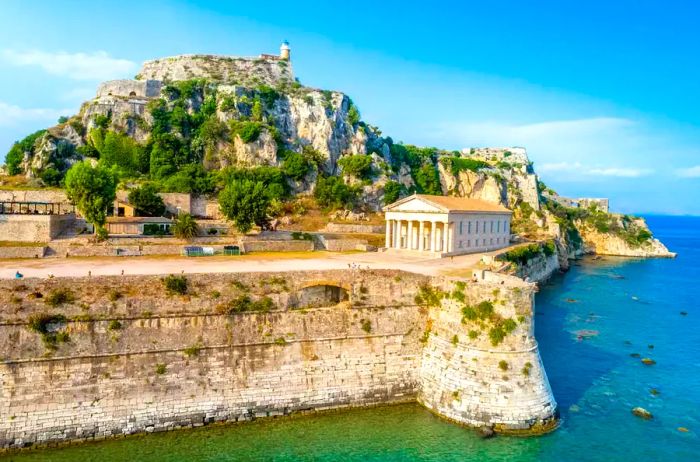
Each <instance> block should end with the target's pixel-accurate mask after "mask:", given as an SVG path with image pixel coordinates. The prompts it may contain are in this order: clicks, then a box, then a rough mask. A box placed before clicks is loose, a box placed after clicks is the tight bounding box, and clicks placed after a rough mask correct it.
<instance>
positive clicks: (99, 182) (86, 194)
mask: <svg viewBox="0 0 700 462" xmlns="http://www.w3.org/2000/svg"><path fill="white" fill-rule="evenodd" d="M65 188H66V194H67V195H68V198H69V199H70V200H71V201H72V202H73V203H74V204H75V206H76V207H77V208H78V210H79V211H80V213H81V214H82V215H83V216H84V217H85V219H86V220H87V221H89V222H90V223H92V224H94V225H95V227H97V228H102V227H103V226H104V224H105V221H106V219H107V209H108V208H109V207H111V206H112V204H113V202H114V198H115V196H116V190H117V175H116V173H115V172H114V170H113V169H108V168H107V167H104V166H102V165H97V166H96V167H93V166H92V165H91V164H90V162H89V161H82V162H78V163H76V164H75V165H73V166H72V167H71V168H70V170H68V173H66V178H65Z"/></svg>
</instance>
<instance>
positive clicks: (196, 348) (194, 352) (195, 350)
mask: <svg viewBox="0 0 700 462" xmlns="http://www.w3.org/2000/svg"><path fill="white" fill-rule="evenodd" d="M200 351H202V347H201V345H199V344H195V345H191V346H189V347H187V348H185V349H184V350H182V352H183V353H185V356H187V357H188V358H191V357H193V356H199V352H200Z"/></svg>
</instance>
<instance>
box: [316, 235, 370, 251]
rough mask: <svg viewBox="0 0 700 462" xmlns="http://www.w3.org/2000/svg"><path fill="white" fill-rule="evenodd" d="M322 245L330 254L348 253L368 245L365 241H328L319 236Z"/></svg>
mask: <svg viewBox="0 0 700 462" xmlns="http://www.w3.org/2000/svg"><path fill="white" fill-rule="evenodd" d="M319 240H320V241H321V245H322V246H323V248H324V249H325V250H328V251H330V252H347V251H350V250H360V249H362V248H363V247H364V246H366V245H367V240H365V239H328V238H325V237H323V236H319Z"/></svg>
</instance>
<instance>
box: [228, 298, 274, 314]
mask: <svg viewBox="0 0 700 462" xmlns="http://www.w3.org/2000/svg"><path fill="white" fill-rule="evenodd" d="M275 308H277V305H275V302H273V301H272V299H271V298H270V297H262V298H260V299H258V300H253V299H251V298H250V296H249V295H240V296H238V297H236V298H234V299H233V300H231V301H229V302H228V303H222V304H220V305H219V306H217V311H218V312H219V313H221V314H237V313H245V312H252V311H260V312H263V313H266V312H268V311H271V310H274V309H275Z"/></svg>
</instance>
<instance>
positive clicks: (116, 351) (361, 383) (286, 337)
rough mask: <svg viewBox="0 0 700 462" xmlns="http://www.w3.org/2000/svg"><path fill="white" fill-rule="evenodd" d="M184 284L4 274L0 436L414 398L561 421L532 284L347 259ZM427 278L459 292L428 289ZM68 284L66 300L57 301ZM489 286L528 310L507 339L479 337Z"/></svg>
mask: <svg viewBox="0 0 700 462" xmlns="http://www.w3.org/2000/svg"><path fill="white" fill-rule="evenodd" d="M286 242H287V243H289V241H286ZM292 242H304V241H292ZM306 243H308V241H307V242H306ZM186 280H187V292H186V293H185V294H184V295H176V294H172V293H168V292H167V290H166V287H165V283H164V280H163V279H162V278H161V277H159V276H111V277H92V278H53V279H36V278H29V279H25V280H21V281H17V280H4V281H0V315H1V317H0V357H1V358H2V360H1V361H0V416H2V418H0V447H3V448H17V447H23V446H27V445H33V444H50V443H55V442H59V441H66V440H82V439H86V438H101V437H107V436H111V435H121V434H131V433H136V432H151V431H164V430H170V429H175V428H181V427H190V426H199V425H203V424H206V423H210V422H215V421H240V420H248V419H252V418H254V417H265V416H271V415H282V414H289V413H294V412H298V411H306V410H318V409H329V408H339V407H345V406H363V405H369V404H379V403H389V402H398V401H407V400H416V399H417V400H418V401H419V402H421V403H423V404H424V405H426V406H427V407H429V408H430V409H432V410H434V411H435V412H436V413H438V414H440V415H442V416H445V417H447V418H450V419H453V420H456V421H459V422H461V423H465V424H471V425H482V424H485V425H492V426H495V427H496V429H497V430H501V431H518V430H523V431H529V430H533V429H534V431H539V430H540V429H548V428H551V425H550V423H551V422H554V420H553V417H552V416H553V415H554V412H555V408H556V405H555V404H554V401H553V399H552V398H551V393H550V392H549V385H548V383H547V381H546V375H545V374H544V371H543V369H542V365H541V362H540V361H539V354H538V352H537V345H536V343H535V341H534V337H533V335H532V334H533V326H532V293H533V289H532V285H529V284H525V283H522V281H519V280H517V279H516V278H508V277H506V278H501V277H500V276H498V275H490V276H489V277H488V278H484V280H481V281H478V282H473V281H470V282H466V281H462V282H456V281H453V280H447V279H444V278H429V277H428V276H423V275H418V274H412V273H406V272H400V271H389V270H384V271H376V270H335V271H299V272H286V273H248V274H213V275H212V274H199V275H187V276H186ZM459 284H461V287H460V286H459ZM430 287H435V288H441V289H443V290H445V291H446V292H445V293H446V294H447V295H446V296H445V297H444V298H443V297H442V295H439V293H438V292H435V293H436V294H438V296H437V298H435V297H427V296H426V295H425V292H426V291H428V292H430V291H431V289H430ZM65 290H69V291H70V294H71V295H72V297H68V299H69V301H67V302H65V303H63V304H60V305H59V306H53V305H52V304H50V303H47V300H49V299H50V298H51V297H52V296H53V295H54V294H56V293H58V292H60V291H65ZM460 290H461V291H462V292H463V296H464V298H462V296H458V295H455V293H457V292H458V291H460ZM243 296H245V297H249V299H250V300H253V301H256V300H257V301H260V300H265V299H266V298H269V302H268V307H269V309H270V311H268V312H243V313H236V312H231V310H233V311H235V307H238V306H241V305H240V303H241V302H240V300H241V297H243ZM488 297H491V298H492V299H493V301H494V304H495V305H496V306H498V308H497V313H498V315H500V316H504V317H513V318H517V319H518V324H517V328H516V329H515V331H514V332H512V333H510V334H509V335H508V336H507V338H506V339H505V340H504V341H503V342H502V344H501V345H499V346H498V347H497V348H494V347H491V346H489V344H488V339H487V337H485V336H483V335H485V334H482V336H479V337H478V338H476V339H471V338H470V337H469V336H468V335H467V329H468V328H469V326H468V325H466V324H465V323H463V322H462V317H461V307H462V304H461V303H462V302H459V300H460V299H462V300H463V301H464V303H467V304H472V303H477V302H478V301H480V300H483V299H486V298H488ZM71 298H72V300H70V299H71ZM436 300H437V301H436ZM308 303H313V304H314V307H311V306H310V305H307V304H308ZM319 303H320V305H319ZM40 313H45V314H53V315H55V314H60V315H62V316H65V318H64V319H61V318H54V320H53V321H51V322H49V323H47V324H45V331H46V332H47V333H48V334H47V335H42V334H40V333H38V332H36V331H34V330H32V329H30V328H29V322H30V321H31V320H32V319H34V320H36V319H37V315H39V314H40ZM58 333H61V335H60V336H56V334H58ZM455 336H456V341H455ZM42 337H43V340H42ZM64 340H67V341H64ZM502 360H505V361H507V362H508V370H507V371H504V370H502V368H501V367H500V365H499V363H500V361H502ZM528 363H529V364H530V366H527V364H528ZM526 367H527V368H528V373H527V375H526V374H524V373H522V369H523V368H526ZM505 375H508V377H505ZM548 425H550V426H548Z"/></svg>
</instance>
